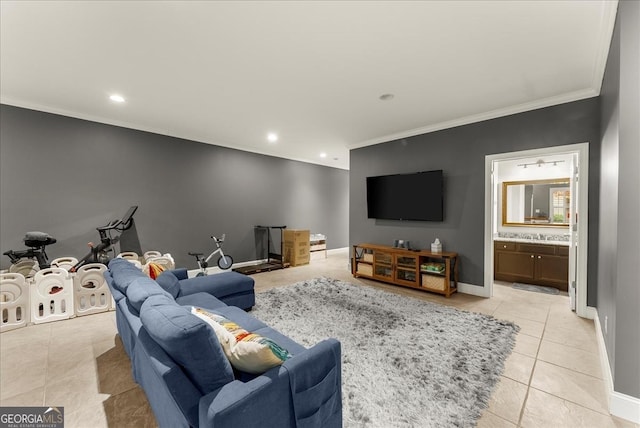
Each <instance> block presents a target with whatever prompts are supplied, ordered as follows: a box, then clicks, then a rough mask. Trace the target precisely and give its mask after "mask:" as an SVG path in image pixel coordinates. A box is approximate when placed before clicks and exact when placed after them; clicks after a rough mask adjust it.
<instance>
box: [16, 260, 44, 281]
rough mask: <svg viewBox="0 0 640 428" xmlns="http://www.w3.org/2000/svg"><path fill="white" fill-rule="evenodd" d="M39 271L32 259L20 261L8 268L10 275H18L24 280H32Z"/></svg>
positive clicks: (36, 263)
mask: <svg viewBox="0 0 640 428" xmlns="http://www.w3.org/2000/svg"><path fill="white" fill-rule="evenodd" d="M39 270H40V266H38V262H37V261H35V260H32V259H22V260H20V261H19V262H18V263H15V264H11V266H9V272H10V273H19V274H20V275H22V276H24V277H25V278H33V276H34V275H35V274H36V272H38V271H39Z"/></svg>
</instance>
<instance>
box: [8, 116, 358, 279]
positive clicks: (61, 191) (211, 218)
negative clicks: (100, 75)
mask: <svg viewBox="0 0 640 428" xmlns="http://www.w3.org/2000/svg"><path fill="white" fill-rule="evenodd" d="M0 121H1V123H2V127H1V133H0V232H1V234H0V247H1V251H2V252H4V251H7V250H9V249H23V248H25V247H24V245H23V241H22V239H23V237H24V234H25V232H27V231H31V230H39V231H43V232H47V233H49V234H51V235H52V236H54V237H55V238H56V239H57V240H58V242H57V243H56V244H54V245H52V246H50V247H49V251H48V254H49V258H50V259H53V258H55V257H62V256H75V257H78V258H79V257H82V256H84V255H85V254H86V252H87V247H86V243H87V242H89V241H94V242H95V241H97V240H98V233H97V231H96V229H95V228H96V227H98V226H102V225H104V224H106V223H108V222H109V221H110V220H113V219H116V218H120V217H121V216H122V215H123V214H124V213H125V212H126V210H127V209H128V208H129V206H131V205H139V208H138V212H137V213H136V215H135V217H134V218H135V221H136V226H137V230H138V235H139V238H140V243H141V246H142V250H143V251H147V250H159V251H161V252H163V253H164V252H168V253H171V255H172V256H173V257H174V259H175V260H176V264H177V265H178V266H184V267H189V268H195V262H194V261H193V259H192V257H190V256H188V255H187V253H188V252H189V251H201V252H205V251H206V252H208V251H210V250H211V249H213V242H212V241H211V239H210V238H209V236H210V235H212V234H215V235H219V234H222V233H226V234H227V242H225V245H224V249H225V251H226V252H228V253H229V254H231V255H232V256H233V257H234V259H235V261H236V262H242V261H248V260H255V259H256V258H259V257H261V256H263V254H256V243H255V234H254V228H253V227H254V226H255V225H258V224H264V225H286V226H287V227H289V228H299V229H310V230H311V231H312V232H315V233H324V234H326V235H327V245H328V247H329V248H340V247H345V246H347V243H348V241H347V239H348V238H347V237H348V192H349V188H348V172H347V171H345V170H340V169H335V168H328V167H323V166H318V165H312V164H306V163H302V162H296V161H290V160H285V159H281V158H276V157H270V156H264V155H259V154H254V153H249V152H243V151H239V150H233V149H228V148H223V147H219V146H212V145H208V144H202V143H198V142H193V141H187V140H181V139H178V138H173V137H167V136H163V135H158V134H152V133H148V132H142V131H136V130H132V129H127V128H120V127H116V126H110V125H104V124H100V123H95V122H90V121H84V120H79V119H73V118H69V117H64V116H59V115H54V114H48V113H43V112H38V111H34V110H27V109H21V108H17V107H12V106H8V105H2V106H0ZM8 261H9V259H8V258H7V257H6V256H2V260H1V266H2V267H3V268H6V267H7V266H8Z"/></svg>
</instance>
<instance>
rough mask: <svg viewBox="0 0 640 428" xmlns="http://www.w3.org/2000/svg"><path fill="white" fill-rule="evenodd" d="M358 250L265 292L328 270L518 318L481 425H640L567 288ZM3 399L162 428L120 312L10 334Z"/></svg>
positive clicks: (291, 274) (0, 367)
mask: <svg viewBox="0 0 640 428" xmlns="http://www.w3.org/2000/svg"><path fill="white" fill-rule="evenodd" d="M348 257H349V253H348V251H347V250H346V249H345V250H339V251H332V252H330V254H329V256H328V258H326V259H319V260H313V261H312V262H311V263H310V264H309V265H305V266H298V267H294V268H289V269H283V270H276V271H272V272H263V273H260V274H256V275H253V278H254V279H255V281H256V292H257V293H259V292H261V291H264V290H267V289H270V288H272V287H278V286H282V285H287V284H292V283H294V282H297V281H301V280H305V279H311V278H315V277H319V276H325V277H331V278H336V279H340V280H344V281H349V282H352V283H357V284H361V285H363V286H371V287H376V288H380V289H384V290H387V291H390V292H394V293H398V294H402V295H406V296H412V297H415V298H418V299H423V300H428V301H432V302H436V303H441V304H445V305H450V306H454V307H457V308H459V309H463V310H469V311H474V312H481V313H484V314H488V315H492V316H494V317H496V318H501V319H506V320H510V321H513V322H514V323H516V324H518V325H519V326H520V327H521V330H520V332H519V334H518V336H517V339H516V345H515V349H514V351H513V353H512V354H511V356H509V358H508V359H507V361H506V364H505V370H504V373H503V375H502V376H501V380H500V382H499V383H498V384H497V386H496V388H495V390H494V392H493V395H492V397H491V399H490V402H489V406H488V408H487V409H486V410H485V411H484V412H483V415H482V417H481V418H480V420H479V421H478V427H480V428H488V427H491V428H493V427H496V428H497V427H554V428H556V427H568V428H569V427H570V428H574V427H593V428H603V427H618V428H626V427H636V428H638V427H639V425H635V424H633V423H630V422H628V421H624V420H622V419H619V418H616V417H613V416H611V415H609V413H608V411H607V399H606V396H605V384H604V380H603V376H602V373H601V368H600V357H599V353H598V347H597V341H596V334H595V327H594V323H593V321H591V320H586V319H582V318H579V317H577V316H576V315H575V313H573V312H571V311H570V310H569V298H568V297H567V296H566V295H560V296H551V295H546V294H541V293H533V292H529V291H522V290H515V289H512V288H511V287H510V284H507V283H499V282H496V285H495V287H494V297H492V298H491V299H484V298H479V297H475V296H470V295H466V294H461V293H456V294H454V295H453V296H451V297H450V298H448V299H447V298H445V297H443V296H440V295H436V294H432V293H425V292H421V291H417V290H411V289H406V288H402V287H396V286H392V285H386V284H382V283H379V282H375V281H368V280H361V279H355V278H353V277H352V276H351V274H350V272H349V271H348ZM258 298H259V296H258ZM0 405H1V406H44V405H46V406H64V411H65V427H67V428H74V427H78V428H88V427H91V428H98V427H118V428H120V427H136V428H137V427H154V426H157V423H156V420H155V419H154V416H153V413H152V412H151V409H150V407H149V405H148V402H147V400H146V397H145V395H144V392H143V391H142V389H141V388H140V387H139V386H137V385H136V384H135V382H134V381H133V380H132V377H131V365H130V363H129V359H128V357H127V356H126V354H125V352H124V350H123V348H122V343H121V342H120V339H119V337H118V335H117V329H116V323H115V313H114V312H106V313H101V314H95V315H89V316H84V317H76V318H73V319H70V320H66V321H57V322H53V323H46V324H39V325H32V326H29V327H26V328H22V329H18V330H13V331H9V332H5V333H2V334H0ZM385 428H386V427H385Z"/></svg>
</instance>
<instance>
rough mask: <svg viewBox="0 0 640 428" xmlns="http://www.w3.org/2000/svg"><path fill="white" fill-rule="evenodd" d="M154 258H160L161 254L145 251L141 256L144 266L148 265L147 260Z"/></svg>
mask: <svg viewBox="0 0 640 428" xmlns="http://www.w3.org/2000/svg"><path fill="white" fill-rule="evenodd" d="M154 257H162V253H161V252H160V251H147V252H146V253H144V255H143V256H142V258H143V259H144V262H145V264H146V263H149V259H152V258H154Z"/></svg>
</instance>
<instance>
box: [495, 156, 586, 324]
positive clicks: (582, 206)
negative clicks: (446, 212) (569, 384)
mask: <svg viewBox="0 0 640 428" xmlns="http://www.w3.org/2000/svg"><path fill="white" fill-rule="evenodd" d="M569 153H571V154H577V155H578V165H579V186H578V195H577V197H578V199H577V201H578V206H577V212H578V214H579V221H578V222H577V225H576V226H575V230H570V235H571V241H570V249H569V257H570V259H573V260H576V294H577V300H576V313H577V314H578V316H580V317H583V318H590V319H593V318H594V317H595V309H594V308H591V307H588V306H587V266H588V257H587V256H588V244H589V242H588V241H589V234H588V224H589V223H588V222H589V143H577V144H568V145H564V146H555V147H546V148H542V149H531V150H521V151H517V152H509V153H498V154H494V155H487V156H485V207H484V209H485V213H484V220H485V222H484V245H485V248H484V293H483V295H484V296H485V297H491V296H493V263H494V254H493V225H494V218H496V217H495V216H497V209H498V207H497V195H496V193H497V190H496V186H495V185H494V181H493V178H494V177H493V164H494V162H497V161H504V160H513V159H519V158H528V157H541V156H548V155H556V154H569ZM573 176H574V174H572V175H571V177H572V178H571V179H572V182H573ZM572 217H574V218H575V215H573V213H572ZM572 220H574V219H572ZM574 224H575V223H574V222H573V221H572V223H571V226H570V229H572V228H573V225H574ZM576 252H577V254H576ZM569 287H571V284H569Z"/></svg>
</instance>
